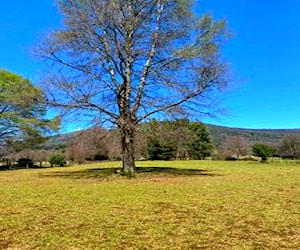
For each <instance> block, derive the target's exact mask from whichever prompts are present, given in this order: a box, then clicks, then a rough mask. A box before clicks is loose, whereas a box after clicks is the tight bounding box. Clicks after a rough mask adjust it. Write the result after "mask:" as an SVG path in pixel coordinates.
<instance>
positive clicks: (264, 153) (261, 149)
mask: <svg viewBox="0 0 300 250" xmlns="http://www.w3.org/2000/svg"><path fill="white" fill-rule="evenodd" d="M252 151H253V154H254V155H255V156H259V157H261V161H262V162H266V161H267V158H268V157H272V156H273V155H274V153H275V151H276V149H275V148H274V147H273V146H272V145H268V144H264V143H256V144H254V145H253V146H252Z"/></svg>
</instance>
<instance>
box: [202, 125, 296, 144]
mask: <svg viewBox="0 0 300 250" xmlns="http://www.w3.org/2000/svg"><path fill="white" fill-rule="evenodd" d="M206 125H207V127H208V129H209V131H210V133H211V137H212V138H213V140H214V142H215V143H216V144H217V145H220V144H222V143H223V142H224V141H225V139H226V137H228V136H241V137H243V138H245V139H246V140H247V141H248V142H250V143H255V142H264V143H270V144H277V143H279V142H280V140H281V139H282V138H283V137H284V136H285V135H287V134H300V129H244V128H229V127H223V126H216V125H211V124H206Z"/></svg>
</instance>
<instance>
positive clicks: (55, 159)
mask: <svg viewBox="0 0 300 250" xmlns="http://www.w3.org/2000/svg"><path fill="white" fill-rule="evenodd" d="M49 162H50V164H51V166H52V167H53V166H54V165H56V166H61V167H62V166H64V165H65V163H66V161H65V157H64V156H63V155H60V154H55V155H52V156H51V157H50V159H49Z"/></svg>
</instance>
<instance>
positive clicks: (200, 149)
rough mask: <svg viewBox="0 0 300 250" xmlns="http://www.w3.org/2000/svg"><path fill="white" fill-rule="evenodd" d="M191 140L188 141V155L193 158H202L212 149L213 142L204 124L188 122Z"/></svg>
mask: <svg viewBox="0 0 300 250" xmlns="http://www.w3.org/2000/svg"><path fill="white" fill-rule="evenodd" d="M189 130H190V131H191V132H192V133H191V135H192V136H191V140H190V143H189V157H190V158H191V159H195V160H204V159H205V158H206V157H208V156H210V155H211V154H212V152H213V150H214V148H215V147H214V143H213V141H212V139H211V137H210V134H209V132H208V130H207V128H206V126H205V125H204V124H202V123H199V122H192V123H191V124H189Z"/></svg>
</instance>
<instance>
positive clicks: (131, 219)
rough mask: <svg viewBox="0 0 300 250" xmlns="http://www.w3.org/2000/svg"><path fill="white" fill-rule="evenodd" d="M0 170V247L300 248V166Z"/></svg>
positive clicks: (226, 164)
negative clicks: (129, 173) (134, 173)
mask: <svg viewBox="0 0 300 250" xmlns="http://www.w3.org/2000/svg"><path fill="white" fill-rule="evenodd" d="M118 165H119V163H98V164H93V165H84V166H75V167H67V168H53V169H42V170H38V169H36V170H17V171H1V172H0V183H1V186H0V249H300V165H297V164H296V163H286V162H274V163H270V164H260V163H255V162H218V161H171V162H158V161H154V162H138V164H137V165H138V166H139V167H140V168H139V169H138V171H139V175H138V177H137V178H135V179H131V180H129V179H127V178H125V177H122V176H119V175H117V174H114V168H115V167H117V166H118Z"/></svg>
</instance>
